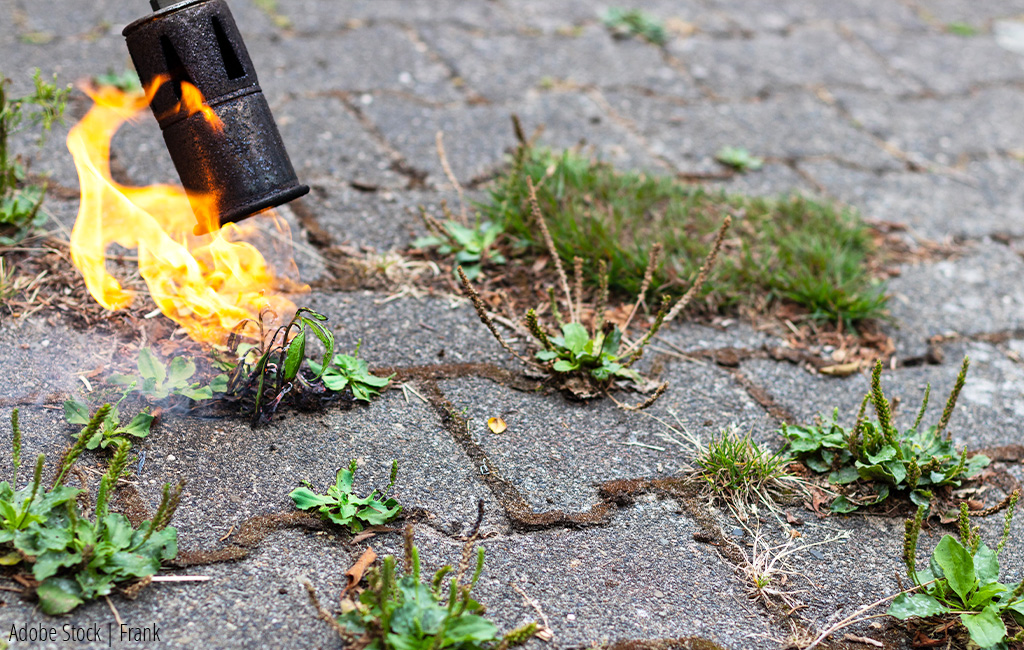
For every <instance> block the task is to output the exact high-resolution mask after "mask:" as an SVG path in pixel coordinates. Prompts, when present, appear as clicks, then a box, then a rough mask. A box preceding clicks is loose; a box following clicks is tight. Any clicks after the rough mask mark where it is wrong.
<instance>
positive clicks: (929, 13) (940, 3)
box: [917, 0, 1024, 26]
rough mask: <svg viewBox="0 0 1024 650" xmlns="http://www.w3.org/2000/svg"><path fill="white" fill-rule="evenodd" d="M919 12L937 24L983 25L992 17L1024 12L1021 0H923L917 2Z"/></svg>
mask: <svg viewBox="0 0 1024 650" xmlns="http://www.w3.org/2000/svg"><path fill="white" fill-rule="evenodd" d="M917 5H918V7H919V8H920V10H921V13H922V14H923V15H924V16H925V17H927V18H928V19H929V20H932V21H935V22H938V23H939V25H940V26H941V25H943V24H947V23H954V22H966V23H971V24H974V25H976V26H984V25H986V24H987V23H988V22H989V21H990V20H991V19H993V18H1005V17H1009V16H1016V15H1019V14H1020V13H1022V12H1024V2H1021V0H1003V1H1001V2H972V0H925V1H924V2H918V3H917Z"/></svg>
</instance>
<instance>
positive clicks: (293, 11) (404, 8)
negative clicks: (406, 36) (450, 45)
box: [280, 0, 510, 32]
mask: <svg viewBox="0 0 1024 650" xmlns="http://www.w3.org/2000/svg"><path fill="white" fill-rule="evenodd" d="M280 11H281V13H282V14H284V15H285V16H287V17H288V18H289V19H290V20H291V22H292V24H293V25H294V27H295V29H296V30H298V31H300V32H332V31H336V30H338V29H341V28H343V27H345V26H346V25H348V24H350V23H351V22H352V21H356V22H358V23H377V22H393V23H398V24H409V25H420V24H424V23H428V24H429V23H449V24H457V25H466V26H469V27H486V28H491V29H493V28H494V27H495V26H503V25H506V24H510V19H509V12H508V10H507V9H506V8H505V7H504V6H502V4H501V3H498V2H462V1H460V0H351V1H348V2H345V3H344V5H341V7H340V10H339V5H337V4H335V3H332V2H322V1H320V0H289V1H288V2H282V3H281V7H280Z"/></svg>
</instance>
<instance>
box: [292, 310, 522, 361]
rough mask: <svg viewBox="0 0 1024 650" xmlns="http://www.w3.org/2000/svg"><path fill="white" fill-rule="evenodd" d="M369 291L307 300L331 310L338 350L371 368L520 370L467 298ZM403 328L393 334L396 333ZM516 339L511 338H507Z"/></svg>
mask: <svg viewBox="0 0 1024 650" xmlns="http://www.w3.org/2000/svg"><path fill="white" fill-rule="evenodd" d="M388 297H389V296H387V295H385V294H380V293H371V292H353V293H330V294H325V293H312V294H310V295H309V296H308V297H307V298H305V299H303V300H302V303H303V305H305V306H308V307H310V308H311V309H314V310H316V311H318V312H320V313H322V314H327V315H328V316H329V317H330V319H331V323H332V324H333V327H334V333H335V338H336V341H337V349H338V350H339V351H349V352H350V351H351V350H353V349H355V347H356V345H357V344H358V343H359V341H360V339H361V340H362V341H363V343H362V347H361V348H360V353H359V356H360V357H361V358H363V359H366V361H367V362H368V363H369V364H370V367H371V368H373V367H384V366H405V365H411V366H419V365H436V364H450V363H494V364H497V365H499V366H504V367H507V368H512V369H519V365H518V363H519V362H517V361H515V360H514V359H511V358H510V356H509V355H508V354H507V353H506V352H505V351H504V350H502V349H501V348H500V347H499V346H498V343H497V342H496V341H495V340H494V339H493V338H491V334H490V332H488V331H487V328H486V327H484V325H483V323H481V322H480V320H479V319H478V318H477V316H476V312H475V311H473V307H472V306H470V305H469V304H468V301H465V300H462V299H454V300H453V299H451V298H442V297H424V298H419V299H417V298H403V299H398V300H395V299H392V300H387V299H388ZM396 331H397V332H401V335H400V336H395V332H396ZM507 338H509V339H512V340H513V341H514V338H513V337H507Z"/></svg>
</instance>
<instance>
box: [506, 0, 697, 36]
mask: <svg viewBox="0 0 1024 650" xmlns="http://www.w3.org/2000/svg"><path fill="white" fill-rule="evenodd" d="M510 7H511V9H512V13H513V14H514V15H515V18H516V20H517V21H519V22H520V23H521V24H523V25H525V26H526V27H527V28H528V29H539V30H541V31H543V32H545V33H551V32H557V31H560V30H561V31H564V30H566V29H569V28H571V27H573V26H579V25H584V24H588V23H600V21H601V18H602V16H603V14H604V13H605V11H607V10H608V9H609V8H611V7H616V8H621V9H639V10H641V11H643V12H645V13H647V14H648V15H650V16H651V17H653V18H654V19H655V20H660V21H662V22H665V23H669V21H671V20H673V19H675V20H683V21H686V22H688V23H691V24H694V25H696V26H697V27H698V28H700V29H702V30H703V29H709V28H714V26H715V22H714V18H713V17H712V20H711V22H710V23H708V22H707V21H706V18H708V13H709V12H708V11H707V9H706V8H705V7H704V5H703V4H702V3H701V2H700V0H626V1H625V2H614V3H596V4H595V3H593V2H587V1H586V0H563V1H562V2H559V3H557V4H556V3H551V2H545V1H544V0H515V2H514V3H511V4H510ZM669 25H670V23H669ZM669 31H670V33H669V38H670V39H671V38H673V35H672V34H671V30H669Z"/></svg>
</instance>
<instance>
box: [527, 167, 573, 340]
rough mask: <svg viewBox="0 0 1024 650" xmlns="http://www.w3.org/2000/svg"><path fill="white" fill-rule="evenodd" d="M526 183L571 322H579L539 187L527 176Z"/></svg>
mask: <svg viewBox="0 0 1024 650" xmlns="http://www.w3.org/2000/svg"><path fill="white" fill-rule="evenodd" d="M526 185H527V187H528V188H529V190H530V210H531V212H532V213H533V219H534V221H536V222H537V226H538V227H539V228H540V230H541V234H543V235H544V245H545V246H546V247H547V249H548V254H549V255H551V259H552V260H554V262H555V270H556V271H557V272H558V280H559V282H561V283H562V291H563V292H564V293H565V301H566V306H568V308H569V322H571V323H576V322H579V321H578V320H577V318H578V316H577V314H576V313H575V309H574V308H573V302H572V292H571V291H569V278H568V276H566V274H565V267H563V266H562V258H561V257H560V256H559V255H558V249H557V248H555V240H554V239H552V238H551V231H550V230H548V224H547V222H546V221H544V215H543V214H541V212H540V204H539V203H538V202H537V188H536V187H534V185H533V179H532V178H530V177H527V178H526Z"/></svg>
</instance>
